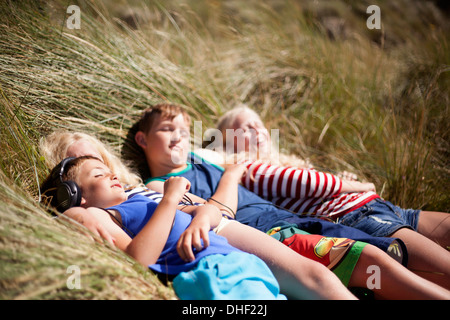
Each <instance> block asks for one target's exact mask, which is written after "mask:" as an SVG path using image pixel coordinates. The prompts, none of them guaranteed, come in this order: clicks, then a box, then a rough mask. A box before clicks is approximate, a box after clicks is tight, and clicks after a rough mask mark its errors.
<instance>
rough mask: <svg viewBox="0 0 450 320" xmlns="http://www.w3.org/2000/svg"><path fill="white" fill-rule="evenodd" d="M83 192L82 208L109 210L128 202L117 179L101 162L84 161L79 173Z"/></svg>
mask: <svg viewBox="0 0 450 320" xmlns="http://www.w3.org/2000/svg"><path fill="white" fill-rule="evenodd" d="M77 182H78V184H79V186H80V188H81V191H82V200H81V206H82V207H85V208H87V207H99V208H108V207H111V206H114V205H117V204H120V203H122V202H123V201H125V200H127V196H126V194H125V191H124V189H123V187H122V185H121V184H120V181H119V180H118V179H117V177H116V176H115V175H114V174H113V173H112V172H111V170H110V169H109V168H108V167H107V166H106V165H105V164H104V163H103V162H101V161H100V160H95V159H89V160H86V161H84V162H83V163H82V164H81V166H80V168H79V169H78V173H77Z"/></svg>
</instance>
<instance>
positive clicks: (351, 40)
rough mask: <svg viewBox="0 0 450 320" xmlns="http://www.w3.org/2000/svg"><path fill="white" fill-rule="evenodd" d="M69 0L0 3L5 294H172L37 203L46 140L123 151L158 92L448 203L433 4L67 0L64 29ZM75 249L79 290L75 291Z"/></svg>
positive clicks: (397, 197) (325, 163)
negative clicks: (80, 140) (236, 109)
mask: <svg viewBox="0 0 450 320" xmlns="http://www.w3.org/2000/svg"><path fill="white" fill-rule="evenodd" d="M65 2H66V1H49V2H45V1H43V2H41V3H39V2H35V1H26V0H24V1H4V2H2V4H0V28H1V29H2V33H1V36H0V113H1V117H0V127H1V133H0V149H1V151H2V156H1V158H0V168H1V174H0V187H1V189H2V193H1V203H0V205H1V206H2V207H3V208H4V210H2V211H1V215H0V219H1V224H0V228H1V238H0V244H1V250H2V255H1V259H2V260H1V271H0V286H1V289H2V290H1V292H2V298H7V299H9V298H32V299H34V298H38V299H39V298H139V299H140V298H149V299H152V298H170V297H173V292H171V291H170V289H166V288H165V287H163V286H161V285H159V284H155V282H152V281H153V280H152V279H153V278H151V276H150V275H149V274H148V273H147V272H145V271H143V270H142V269H141V268H139V267H138V266H136V265H135V264H134V263H132V262H131V261H130V260H129V259H127V258H125V257H124V255H122V254H120V253H117V252H116V251H114V250H113V249H111V248H109V247H108V246H105V245H103V244H96V245H95V246H92V242H89V241H90V240H89V238H87V237H80V236H79V235H80V233H79V231H75V230H73V228H74V227H72V226H71V225H70V224H67V223H60V222H58V221H56V220H52V219H50V218H49V217H48V215H47V214H46V213H45V212H44V211H43V209H41V208H40V207H39V206H38V205H37V201H38V199H39V193H38V185H39V183H40V181H42V179H43V178H44V177H45V175H46V174H47V172H48V168H45V166H44V159H42V158H41V155H40V154H39V150H38V141H39V139H40V137H42V136H43V135H45V134H47V133H49V132H51V131H53V130H54V129H57V128H67V129H71V130H81V131H84V132H87V133H92V134H95V135H97V136H99V137H101V138H102V139H103V140H104V141H105V142H106V143H109V144H110V145H111V146H112V147H113V149H114V150H115V151H117V152H120V150H121V145H122V143H123V141H124V139H125V137H126V134H127V130H128V129H129V128H130V126H131V125H132V124H133V122H134V121H135V119H136V116H137V115H139V113H140V112H141V110H143V109H144V108H146V107H147V106H149V105H151V104H154V103H157V102H162V101H169V102H173V103H178V104H182V105H183V106H185V107H186V108H187V109H188V110H189V112H190V114H191V115H192V117H193V118H194V119H195V120H201V121H202V123H203V129H206V128H207V127H213V126H214V124H215V121H216V120H217V118H218V117H219V116H220V115H221V114H222V113H223V112H224V111H226V110H228V109H229V108H232V107H233V106H234V105H236V104H239V103H242V102H244V103H247V104H249V105H250V106H251V107H253V108H254V109H256V110H257V111H258V112H259V114H261V116H262V117H263V119H264V120H265V121H266V123H267V125H268V126H269V127H270V128H273V129H279V130H280V145H281V147H282V148H283V150H284V151H285V152H286V153H292V154H297V155H299V156H302V157H308V158H310V159H311V161H312V162H313V163H314V164H315V166H316V167H317V168H323V169H326V170H331V171H335V172H336V171H341V170H347V171H353V172H355V173H356V174H357V175H358V176H359V177H361V178H362V179H366V180H369V181H372V182H374V183H375V184H376V186H377V190H378V191H379V193H380V194H382V195H383V197H384V198H386V199H388V200H391V201H392V202H394V203H396V204H400V205H402V206H404V207H414V208H419V207H420V208H426V209H429V210H440V211H449V210H450V201H449V197H448V190H449V187H450V182H449V175H450V173H449V170H448V168H449V164H450V163H449V145H448V143H449V142H448V141H450V139H449V127H448V119H449V65H450V59H449V50H448V36H447V34H449V33H448V25H447V24H445V23H443V22H442V21H443V20H442V17H441V16H439V15H437V14H436V12H437V11H436V10H434V9H433V10H432V9H430V8H429V6H430V5H431V4H429V3H428V4H423V3H418V2H414V4H415V5H412V2H411V1H408V0H402V1H398V2H397V1H396V2H395V3H391V2H389V1H379V3H380V6H381V8H382V19H383V28H382V30H381V31H379V30H372V31H371V30H368V29H367V28H366V26H365V20H366V19H367V14H366V13H365V8H367V6H368V5H369V4H371V3H369V2H367V3H365V2H363V1H358V2H355V3H353V2H350V5H349V4H348V3H347V2H344V1H332V2H317V1H303V2H300V1H286V2H279V1H265V2H262V1H256V0H251V1H206V0H205V1H198V0H193V1H188V0H187V1H185V2H183V3H182V2H181V1H164V2H161V4H158V3H156V2H153V1H132V0H129V1H126V0H124V1H106V0H105V1H101V0H90V1H78V2H77V1H74V3H73V4H78V5H79V7H80V9H81V18H82V21H81V29H79V30H76V29H75V30H69V29H67V28H66V26H65V24H64V19H65V18H67V14H66V13H65V9H66V8H65V5H66V3H65ZM71 4H72V3H71ZM399 10H405V12H404V14H403V15H401V17H400V15H399ZM418 12H420V13H421V14H420V15H419V14H417V13H418ZM130 13H131V14H130ZM130 19H131V20H130ZM130 23H131V24H130ZM330 23H331V24H330ZM333 23H334V25H333ZM336 23H337V24H336ZM330 25H331V26H332V27H330ZM333 26H334V27H333ZM336 26H340V27H339V28H337V27H336ZM330 28H331V29H330ZM75 229H76V228H75ZM69 230H70V232H69ZM35 238H37V239H39V241H34V239H35ZM75 243H76V245H75ZM66 246H67V248H66ZM46 254H50V256H49V257H50V259H45V258H44V257H45V256H46ZM91 257H96V258H94V259H92V258H91ZM94 260H95V261H94ZM73 261H76V263H75V264H77V263H79V264H81V265H82V266H83V267H82V269H83V270H84V272H86V281H88V283H89V285H86V286H85V289H86V291H85V292H76V291H73V290H67V288H66V285H65V279H67V274H66V273H65V268H67V266H68V265H70V264H74V262H73ZM83 277H84V276H83ZM144 282H145V283H147V285H143V284H142V283H144ZM156 283H157V282H156ZM140 286H141V287H140ZM129 287H134V289H136V287H140V288H141V289H142V290H138V292H134V291H131V289H130V288H129ZM158 290H160V291H158ZM147 294H148V296H147Z"/></svg>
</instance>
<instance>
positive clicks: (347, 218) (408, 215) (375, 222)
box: [338, 198, 420, 237]
mask: <svg viewBox="0 0 450 320" xmlns="http://www.w3.org/2000/svg"><path fill="white" fill-rule="evenodd" d="M419 213H420V210H414V209H402V208H400V207H398V206H396V205H393V204H392V203H390V202H389V201H386V200H383V199H381V198H377V199H374V200H372V201H370V202H369V203H367V204H365V205H364V206H362V207H360V208H358V209H356V210H354V211H351V212H349V213H347V214H346V215H344V216H343V217H342V218H341V219H339V220H338V223H340V224H343V225H345V226H349V227H353V228H356V229H359V230H361V231H364V232H366V233H368V234H370V235H372V236H374V237H389V236H391V235H392V234H393V233H394V232H396V231H397V230H399V229H401V228H409V229H412V230H414V231H417V225H418V222H419Z"/></svg>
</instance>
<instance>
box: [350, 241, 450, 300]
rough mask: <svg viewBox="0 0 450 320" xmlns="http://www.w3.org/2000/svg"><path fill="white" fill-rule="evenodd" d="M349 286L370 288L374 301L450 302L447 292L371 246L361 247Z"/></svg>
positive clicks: (449, 294) (448, 292)
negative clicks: (441, 300)
mask: <svg viewBox="0 0 450 320" xmlns="http://www.w3.org/2000/svg"><path fill="white" fill-rule="evenodd" d="M373 266H375V267H376V268H378V269H374V268H373ZM371 267H372V268H371ZM375 272H378V273H379V274H378V275H377V274H375ZM369 278H372V279H369ZM349 286H350V287H351V286H355V287H369V289H371V290H372V291H373V292H374V294H375V297H376V298H377V299H389V300H393V299H407V300H412V299H420V300H423V299H433V300H436V299H444V300H448V299H450V291H448V290H446V289H444V288H442V287H440V286H438V285H436V284H434V283H432V282H430V281H428V280H425V279H423V278H421V277H419V276H418V275H416V274H414V273H413V272H411V271H409V270H408V269H406V268H405V267H403V266H402V265H401V264H400V263H398V262H397V261H395V260H394V259H392V258H391V257H389V256H388V255H387V254H386V253H385V252H383V251H382V250H380V249H378V248H377V247H375V246H372V245H367V246H365V247H364V249H363V252H362V254H361V257H360V258H359V260H358V263H357V264H356V266H355V269H354V271H353V274H352V277H351V278H350V282H349Z"/></svg>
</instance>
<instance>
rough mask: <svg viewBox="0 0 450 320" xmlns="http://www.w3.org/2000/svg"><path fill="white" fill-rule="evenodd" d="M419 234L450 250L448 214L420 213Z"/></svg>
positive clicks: (449, 218) (449, 215) (449, 217)
mask: <svg viewBox="0 0 450 320" xmlns="http://www.w3.org/2000/svg"><path fill="white" fill-rule="evenodd" d="M417 232H419V233H420V234H423V235H424V236H425V237H427V238H430V239H431V240H433V241H434V242H437V243H438V244H439V245H440V246H441V247H444V248H445V249H447V250H450V214H449V213H445V212H434V211H421V212H420V215H419V226H418V230H417Z"/></svg>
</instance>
